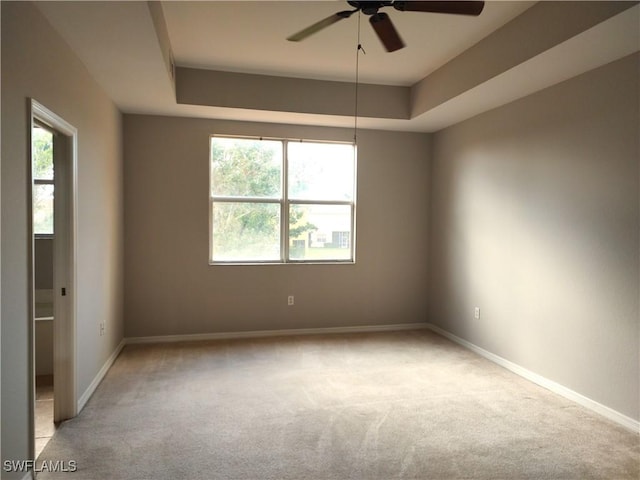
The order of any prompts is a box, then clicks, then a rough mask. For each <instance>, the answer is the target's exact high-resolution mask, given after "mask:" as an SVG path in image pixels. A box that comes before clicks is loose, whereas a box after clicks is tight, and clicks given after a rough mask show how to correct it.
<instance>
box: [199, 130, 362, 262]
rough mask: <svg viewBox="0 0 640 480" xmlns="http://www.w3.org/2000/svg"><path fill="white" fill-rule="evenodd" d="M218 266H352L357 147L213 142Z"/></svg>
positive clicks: (213, 237)
mask: <svg viewBox="0 0 640 480" xmlns="http://www.w3.org/2000/svg"><path fill="white" fill-rule="evenodd" d="M210 147H211V152H210V153H211V157H210V219H211V228H210V261H211V262H212V263H293V262H353V261H354V242H353V237H354V232H355V179H356V168H355V164H356V162H355V147H354V145H353V144H348V143H321V142H311V141H299V140H296V141H294V140H285V139H256V138H240V137H218V136H213V137H211V145H210Z"/></svg>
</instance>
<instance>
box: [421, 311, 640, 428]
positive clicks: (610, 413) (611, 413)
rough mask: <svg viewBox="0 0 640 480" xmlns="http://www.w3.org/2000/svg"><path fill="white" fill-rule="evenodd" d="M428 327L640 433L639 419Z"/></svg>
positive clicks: (447, 333)
mask: <svg viewBox="0 0 640 480" xmlns="http://www.w3.org/2000/svg"><path fill="white" fill-rule="evenodd" d="M426 327H427V328H428V329H429V330H432V331H434V332H436V333H438V334H440V335H442V336H443V337H446V338H448V339H449V340H451V341H453V342H455V343H457V344H459V345H462V346H463V347H465V348H468V349H469V350H471V351H473V352H475V353H477V354H478V355H480V356H481V357H484V358H486V359H487V360H490V361H491V362H493V363H496V364H498V365H500V366H501V367H504V368H506V369H507V370H510V371H511V372H513V373H515V374H516V375H519V376H521V377H523V378H525V379H527V380H529V381H531V382H533V383H535V384H537V385H540V386H541V387H544V388H546V389H547V390H550V391H551V392H553V393H556V394H558V395H560V396H562V397H564V398H566V399H568V400H571V401H573V402H575V403H577V404H578V405H581V406H583V407H585V408H588V409H589V410H591V411H593V412H595V413H597V414H599V415H602V416H603V417H606V418H608V419H609V420H612V421H614V422H616V423H617V424H619V425H621V426H623V427H625V428H626V429H628V430H631V431H632V432H634V433H637V434H640V422H639V421H637V420H634V419H633V418H631V417H628V416H626V415H624V414H622V413H620V412H618V411H617V410H614V409H612V408H610V407H607V406H606V405H602V404H601V403H599V402H596V401H595V400H592V399H590V398H588V397H585V396H584V395H582V394H580V393H578V392H576V391H573V390H571V389H570V388H567V387H565V386H564V385H561V384H559V383H556V382H554V381H553V380H549V379H548V378H545V377H543V376H542V375H538V374H537V373H535V372H532V371H531V370H527V369H526V368H524V367H521V366H520V365H518V364H516V363H513V362H511V361H509V360H507V359H506V358H502V357H500V356H499V355H496V354H495V353H491V352H489V351H488V350H485V349H483V348H481V347H478V346H477V345H475V344H473V343H471V342H469V341H467V340H465V339H463V338H460V337H458V336H457V335H454V334H453V333H450V332H448V331H446V330H443V329H442V328H440V327H438V326H437V325H433V324H431V323H428V324H426Z"/></svg>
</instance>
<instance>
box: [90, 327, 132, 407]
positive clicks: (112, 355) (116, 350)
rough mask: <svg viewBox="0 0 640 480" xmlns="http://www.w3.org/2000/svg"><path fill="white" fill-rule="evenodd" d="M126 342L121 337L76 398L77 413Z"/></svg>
mask: <svg viewBox="0 0 640 480" xmlns="http://www.w3.org/2000/svg"><path fill="white" fill-rule="evenodd" d="M126 344H127V342H126V340H125V339H124V338H123V339H122V340H121V341H120V343H119V344H118V346H117V347H116V349H115V350H114V351H113V353H112V354H111V355H110V356H109V358H108V359H107V361H106V362H104V365H102V368H101V369H100V371H99V372H98V373H97V375H96V376H95V377H94V378H93V381H92V382H91V383H90V384H89V386H88V387H87V389H86V390H85V391H84V393H83V394H82V396H81V397H80V398H79V399H78V413H80V412H81V411H82V409H83V408H84V406H85V405H86V404H87V402H88V401H89V399H90V398H91V395H93V392H95V391H96V388H98V385H100V382H102V379H103V378H104V377H105V375H106V374H107V372H108V371H109V369H110V368H111V366H112V365H113V362H115V361H116V358H118V355H120V352H121V351H122V349H123V348H124V346H125V345H126Z"/></svg>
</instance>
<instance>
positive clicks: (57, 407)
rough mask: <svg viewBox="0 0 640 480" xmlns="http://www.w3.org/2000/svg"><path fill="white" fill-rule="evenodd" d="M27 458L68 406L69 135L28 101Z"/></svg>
mask: <svg viewBox="0 0 640 480" xmlns="http://www.w3.org/2000/svg"><path fill="white" fill-rule="evenodd" d="M30 110H31V125H30V142H29V145H30V155H29V158H30V160H31V161H30V165H31V168H30V182H31V188H30V190H29V191H30V196H31V202H30V205H31V209H30V222H29V225H30V229H31V235H30V237H31V249H30V258H29V272H30V282H29V285H30V289H29V290H30V292H29V297H30V307H31V308H30V311H31V315H30V317H31V321H30V327H31V328H30V332H31V342H30V345H31V355H30V363H31V366H30V367H31V368H30V369H31V374H32V379H33V381H32V382H31V408H30V420H31V426H32V433H33V435H32V442H31V453H32V455H33V456H32V458H34V459H36V458H37V457H38V455H39V454H40V452H41V451H42V450H43V449H44V447H45V445H46V443H47V442H48V440H49V439H50V438H51V437H52V436H53V434H54V432H55V425H56V424H58V423H59V422H61V421H63V420H66V419H68V418H72V417H74V416H75V415H76V413H77V405H76V340H75V311H76V307H75V305H76V295H75V292H76V288H75V244H76V242H75V231H76V208H77V206H76V198H77V183H76V181H77V180H76V171H77V154H76V150H77V130H76V129H75V128H74V127H73V126H72V125H70V124H69V123H67V122H66V121H64V120H63V119H62V118H61V117H59V116H58V115H56V114H55V113H53V112H52V111H51V110H49V109H47V108H46V107H44V106H43V105H41V104H40V103H38V102H36V101H35V100H31V101H30Z"/></svg>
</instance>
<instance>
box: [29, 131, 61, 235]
mask: <svg viewBox="0 0 640 480" xmlns="http://www.w3.org/2000/svg"><path fill="white" fill-rule="evenodd" d="M35 126H38V127H39V128H42V129H43V130H46V131H47V132H49V133H51V135H52V136H55V134H56V133H55V132H54V131H53V130H52V129H51V128H50V127H49V126H47V125H45V124H44V123H42V122H38V121H36V122H34V125H33V127H32V128H34V127H35ZM54 178H55V172H54ZM54 178H50V179H49V178H35V177H34V178H33V186H36V185H51V186H52V187H54V193H53V194H54V195H55V180H54ZM54 225H55V222H54ZM55 233H56V231H55V226H54V229H53V233H40V232H35V231H34V234H33V235H34V237H35V238H53V237H54V236H55Z"/></svg>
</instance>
